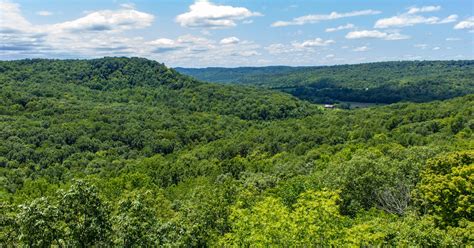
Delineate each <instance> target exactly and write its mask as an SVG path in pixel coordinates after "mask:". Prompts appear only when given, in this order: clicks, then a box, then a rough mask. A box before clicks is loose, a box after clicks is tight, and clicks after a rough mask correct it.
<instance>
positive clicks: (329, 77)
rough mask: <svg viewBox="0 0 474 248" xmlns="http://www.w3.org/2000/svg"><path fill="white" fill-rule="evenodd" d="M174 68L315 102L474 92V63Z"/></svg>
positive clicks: (439, 96)
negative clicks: (274, 90) (260, 87)
mask: <svg viewBox="0 0 474 248" xmlns="http://www.w3.org/2000/svg"><path fill="white" fill-rule="evenodd" d="M176 69H177V70H178V71H179V72H181V73H184V74H187V75H190V76H193V77H195V78H198V79H200V80H204V81H209V82H221V83H235V84H245V85H257V86H262V87H266V88H273V89H277V90H281V91H284V92H288V93H290V94H292V95H294V96H296V97H298V98H301V99H306V100H310V101H313V102H332V101H337V100H339V101H355V102H373V103H394V102H399V101H413V102H426V101H432V100H441V99H449V98H452V97H456V96H462V95H466V94H472V93H474V61H472V60H465V61H412V62H379V63H368V64H358V65H338V66H320V67H284V66H274V67H254V68H252V67H242V68H203V69H186V68H176Z"/></svg>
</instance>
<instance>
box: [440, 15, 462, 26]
mask: <svg viewBox="0 0 474 248" xmlns="http://www.w3.org/2000/svg"><path fill="white" fill-rule="evenodd" d="M457 20H458V15H450V16H448V17H446V18H444V19H442V20H441V21H439V24H444V23H451V22H455V21H457Z"/></svg>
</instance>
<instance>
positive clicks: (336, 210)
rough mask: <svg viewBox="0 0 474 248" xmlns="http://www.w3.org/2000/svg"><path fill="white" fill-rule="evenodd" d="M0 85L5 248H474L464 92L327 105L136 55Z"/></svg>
mask: <svg viewBox="0 0 474 248" xmlns="http://www.w3.org/2000/svg"><path fill="white" fill-rule="evenodd" d="M0 88H1V91H0V227H1V228H0V243H1V244H2V245H5V246H12V247H16V246H39V247H49V246H71V247H94V246H100V247H115V246H125V247H130V246H144V247H156V246H158V247H160V246H166V247H228V246H235V247H240V246H249V247H250V246H262V247H268V246H293V245H295V244H296V245H297V246H302V247H314V246H316V247H317V246H345V245H347V244H350V245H353V246H358V245H359V246H361V245H362V246H441V247H442V246H456V247H457V246H465V245H468V244H471V243H472V242H474V240H473V239H472V235H471V234H472V231H471V230H472V228H473V227H474V219H473V216H474V215H472V207H471V205H472V204H470V202H472V200H473V199H472V195H474V192H473V191H472V189H473V187H472V180H471V179H472V175H473V173H474V167H473V162H474V153H473V152H472V150H473V149H474V139H473V129H474V108H473V106H474V95H466V96H463V97H457V98H453V99H449V100H444V101H434V102H429V103H397V104H392V105H389V106H383V107H377V108H368V109H358V110H351V111H346V110H339V109H331V110H326V109H321V108H319V107H317V106H314V105H312V104H310V103H307V102H303V101H300V100H298V99H296V98H294V97H291V96H289V95H287V94H283V93H278V92H273V91H269V90H265V89H260V88H255V87H243V86H225V85H215V84H207V83H203V82H200V81H196V80H194V79H191V78H189V77H187V76H183V75H180V74H179V73H177V72H175V71H174V70H172V69H168V68H166V67H165V66H163V65H162V64H159V63H157V62H154V61H149V60H145V59H138V58H104V59H95V60H65V61H63V60H21V61H9V62H5V61H3V62H0ZM444 199H450V200H449V201H448V202H447V201H445V200H444ZM262 237H264V238H262Z"/></svg>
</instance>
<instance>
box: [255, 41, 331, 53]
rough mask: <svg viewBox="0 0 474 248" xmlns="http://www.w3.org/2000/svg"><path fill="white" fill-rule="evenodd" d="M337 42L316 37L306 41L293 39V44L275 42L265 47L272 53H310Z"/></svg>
mask: <svg viewBox="0 0 474 248" xmlns="http://www.w3.org/2000/svg"><path fill="white" fill-rule="evenodd" d="M333 43H335V41H334V40H323V39H321V38H315V39H311V40H305V41H301V42H298V41H293V42H291V44H282V43H274V44H271V45H269V46H267V47H265V48H264V49H265V50H267V52H268V53H270V54H272V55H278V54H288V53H293V54H295V53H298V54H299V55H301V54H309V53H312V52H315V51H316V50H315V48H317V47H321V48H322V47H326V46H329V45H331V44H333Z"/></svg>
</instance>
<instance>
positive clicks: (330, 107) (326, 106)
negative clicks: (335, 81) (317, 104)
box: [324, 104, 334, 109]
mask: <svg viewBox="0 0 474 248" xmlns="http://www.w3.org/2000/svg"><path fill="white" fill-rule="evenodd" d="M324 107H325V108H328V109H332V108H334V105H332V104H324Z"/></svg>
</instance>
